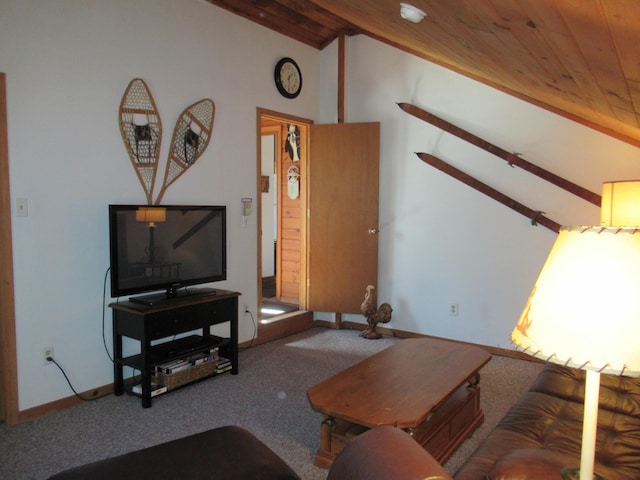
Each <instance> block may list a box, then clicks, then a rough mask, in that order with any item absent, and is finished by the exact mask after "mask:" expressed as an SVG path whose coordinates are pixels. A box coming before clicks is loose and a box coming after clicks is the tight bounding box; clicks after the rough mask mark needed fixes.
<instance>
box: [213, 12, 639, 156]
mask: <svg viewBox="0 0 640 480" xmlns="http://www.w3.org/2000/svg"><path fill="white" fill-rule="evenodd" d="M207 1H208V2H209V3H212V4H214V5H218V6H220V7H223V8H225V9H227V10H230V11H231V12H233V13H235V14H237V15H241V16H243V17H245V18H248V19H250V20H252V21H254V22H256V23H259V24H261V25H263V26H265V27H268V28H271V29H273V30H276V31H278V32H280V33H282V34H283V35H287V36H289V37H291V38H293V39H295V40H298V41H300V42H302V43H305V44H307V45H310V46H312V47H314V48H317V49H323V48H324V47H326V46H327V45H328V44H330V43H331V42H332V41H333V40H335V39H336V38H337V37H338V36H339V35H342V34H344V35H347V36H350V35H357V34H363V35H368V36H370V37H372V38H375V39H377V40H380V41H382V42H385V43H387V44H390V45H392V46H394V47H397V48H399V49H401V50H404V51H407V52H410V53H412V54H415V55H417V56H419V57H421V58H424V59H426V60H429V61H432V62H434V63H437V64H439V65H442V66H444V67H447V68H449V69H451V70H454V71H456V72H458V73H460V74H462V75H465V76H467V77H470V78H473V79H475V80H478V81H480V82H482V83H484V84H487V85H490V86H492V87H495V88H497V89H499V90H501V91H504V92H506V93H509V94H511V95H514V96H516V97H518V98H520V99H523V100H525V101H528V102H530V103H533V104H535V105H537V106H540V107H543V108H546V109H548V110H550V111H553V112H555V113H558V114H560V115H563V116H565V117H568V118H570V119H572V120H575V121H578V122H580V123H582V124H584V125H587V126H590V127H592V128H595V129H597V130H599V131H601V132H604V133H606V134H608V135H612V136H614V137H616V138H619V139H621V140H624V141H626V142H629V143H631V144H634V145H636V146H640V49H639V44H640V1H639V0H407V1H409V3H411V4H412V5H415V6H416V7H418V8H420V9H422V10H424V11H425V12H427V17H426V18H425V19H424V21H422V22H421V23H419V24H412V23H409V22H407V21H405V20H403V19H402V18H401V17H400V14H399V13H400V2H399V1H397V0H207ZM406 100H408V99H402V98H398V101H406Z"/></svg>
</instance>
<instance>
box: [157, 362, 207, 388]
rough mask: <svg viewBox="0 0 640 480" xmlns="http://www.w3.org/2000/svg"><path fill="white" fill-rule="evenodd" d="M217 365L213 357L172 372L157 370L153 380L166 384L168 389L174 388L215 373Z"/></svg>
mask: <svg viewBox="0 0 640 480" xmlns="http://www.w3.org/2000/svg"><path fill="white" fill-rule="evenodd" d="M217 365H218V361H217V359H212V360H209V361H207V362H203V363H199V364H198V365H194V366H192V367H189V368H187V369H185V370H180V371H179V372H175V373H171V374H168V373H162V372H157V373H156V374H155V375H154V376H153V378H152V379H151V381H152V382H156V383H158V384H159V385H164V386H166V387H167V390H173V389H174V388H178V387H181V386H182V385H186V384H187V383H191V382H194V381H196V380H199V379H201V378H203V377H207V376H209V375H211V374H213V373H214V372H215V370H216V366H217Z"/></svg>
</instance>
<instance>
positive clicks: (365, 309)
mask: <svg viewBox="0 0 640 480" xmlns="http://www.w3.org/2000/svg"><path fill="white" fill-rule="evenodd" d="M373 290H375V287H374V286H373V285H367V289H366V292H365V294H364V300H363V301H362V304H361V305H360V311H361V312H362V315H364V316H365V318H366V319H367V323H368V324H369V326H368V327H367V328H366V329H364V330H363V331H362V332H361V333H360V336H361V337H364V338H368V339H370V340H377V339H378V338H380V337H381V336H382V335H380V333H378V332H376V325H377V324H378V323H387V322H389V320H391V312H393V309H392V308H391V305H389V304H388V303H383V304H382V305H380V308H377V307H376V302H375V295H374V294H373Z"/></svg>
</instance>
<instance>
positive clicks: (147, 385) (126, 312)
mask: <svg viewBox="0 0 640 480" xmlns="http://www.w3.org/2000/svg"><path fill="white" fill-rule="evenodd" d="M239 296H240V293H238V292H229V291H226V290H217V291H216V294H215V295H192V296H182V297H180V298H173V299H165V301H164V302H163V303H162V304H161V305H142V304H140V303H135V302H131V301H129V302H118V303H112V304H110V305H109V307H111V309H112V312H113V355H114V362H113V372H114V373H113V378H114V380H113V384H114V386H113V387H114V388H113V389H114V393H115V395H122V394H123V393H124V383H125V382H124V376H123V367H124V366H125V365H127V366H129V367H132V368H134V369H136V370H139V371H140V375H141V378H142V381H141V392H140V396H141V397H142V406H143V407H144V408H149V407H151V396H152V392H151V380H152V377H153V376H154V373H155V370H156V368H155V367H156V365H160V364H164V363H167V362H169V361H171V360H178V359H185V358H190V357H193V356H194V355H198V354H201V353H206V352H210V351H211V350H212V349H218V352H219V354H220V356H222V357H225V358H227V359H229V360H230V361H231V368H230V372H231V374H232V375H236V374H237V373H238V297H239ZM227 322H228V323H229V337H219V336H216V335H212V334H211V328H210V327H211V326H212V325H218V324H222V323H227ZM198 330H199V331H200V332H198V334H194V335H190V336H188V337H182V338H177V339H174V340H168V341H161V342H158V340H166V339H169V338H173V337H175V336H176V335H178V334H180V333H185V332H196V331H198ZM123 337H128V338H132V339H134V340H139V341H140V353H139V354H137V355H132V356H129V357H123V351H122V338H123ZM152 342H154V343H153V345H152ZM191 368H196V367H195V366H194V367H191ZM188 370H190V369H188ZM188 370H186V371H188ZM225 371H226V370H225ZM219 373H221V372H218V371H214V373H210V372H208V373H206V374H205V375H203V376H202V377H198V378H195V379H193V380H190V381H196V380H200V379H202V378H207V377H210V376H214V375H217V374H219ZM182 385H183V384H180V385H179V386H182ZM173 388H178V386H176V387H173ZM169 391H171V387H169Z"/></svg>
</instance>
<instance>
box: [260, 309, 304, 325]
mask: <svg viewBox="0 0 640 480" xmlns="http://www.w3.org/2000/svg"><path fill="white" fill-rule="evenodd" d="M303 313H307V310H292V311H290V312H283V313H278V314H275V315H271V316H268V317H266V318H261V319H260V324H261V325H269V324H270V323H275V322H279V321H280V320H286V319H287V318H291V317H296V316H298V315H301V314H303Z"/></svg>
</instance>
